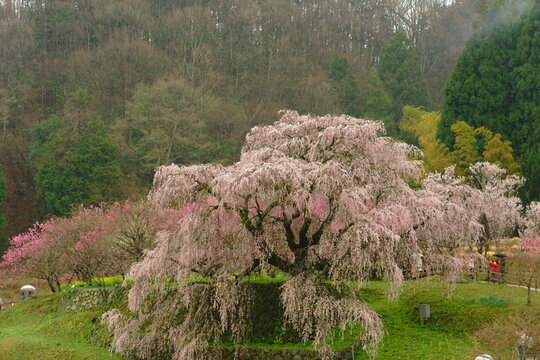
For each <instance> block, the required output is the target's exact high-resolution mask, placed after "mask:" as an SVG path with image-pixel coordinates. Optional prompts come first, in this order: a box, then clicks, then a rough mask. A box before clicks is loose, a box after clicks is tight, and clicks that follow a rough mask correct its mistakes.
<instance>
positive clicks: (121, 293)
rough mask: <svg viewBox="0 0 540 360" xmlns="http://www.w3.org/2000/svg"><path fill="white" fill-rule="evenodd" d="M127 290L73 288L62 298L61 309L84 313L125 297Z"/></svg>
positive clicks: (117, 287)
mask: <svg viewBox="0 0 540 360" xmlns="http://www.w3.org/2000/svg"><path fill="white" fill-rule="evenodd" d="M127 291H128V289H126V288H122V287H120V286H115V287H111V288H92V289H84V288H79V289H77V288H75V289H70V290H68V291H66V292H65V293H64V294H63V297H62V303H61V305H62V307H63V308H64V309H66V310H68V311H86V310H90V309H92V308H95V307H96V306H99V305H104V304H106V303H108V302H110V301H112V300H113V299H119V298H122V297H126V296H127Z"/></svg>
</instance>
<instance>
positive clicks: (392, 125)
mask: <svg viewBox="0 0 540 360" xmlns="http://www.w3.org/2000/svg"><path fill="white" fill-rule="evenodd" d="M367 86H368V91H367V97H366V102H365V105H364V116H366V117H368V118H372V119H376V120H382V121H383V122H384V125H385V127H386V131H387V132H388V134H389V135H391V136H394V135H397V124H396V122H395V116H394V113H393V105H392V99H391V98H390V96H389V95H388V93H387V92H386V90H385V88H384V85H383V83H382V81H381V78H380V77H379V72H378V71H377V69H376V68H371V72H370V73H369V78H368V85H367Z"/></svg>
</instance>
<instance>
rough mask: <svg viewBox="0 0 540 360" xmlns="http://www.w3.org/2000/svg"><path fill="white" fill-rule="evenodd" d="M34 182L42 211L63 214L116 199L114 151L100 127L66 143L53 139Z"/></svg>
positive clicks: (117, 184) (117, 172)
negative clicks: (43, 206) (41, 199)
mask: <svg viewBox="0 0 540 360" xmlns="http://www.w3.org/2000/svg"><path fill="white" fill-rule="evenodd" d="M46 149H47V157H46V159H45V161H44V162H43V163H42V164H41V165H40V167H39V171H38V173H37V176H36V180H37V182H38V184H39V185H40V187H41V189H42V190H43V193H44V196H45V203H46V211H47V212H48V213H51V214H55V215H66V214H67V213H68V212H69V211H70V209H71V207H73V206H74V205H78V204H84V205H91V204H99V203H100V202H107V201H111V200H116V199H118V198H119V196H120V169H119V167H118V164H117V159H116V149H115V147H114V145H113V144H112V142H111V141H110V140H109V139H108V138H107V135H106V133H105V130H104V129H103V128H101V129H100V128H99V127H97V128H96V132H95V133H94V134H89V136H88V138H86V139H84V140H80V141H78V142H77V143H76V144H69V143H68V142H67V141H64V140H62V139H54V140H52V142H51V143H48V144H47V147H46Z"/></svg>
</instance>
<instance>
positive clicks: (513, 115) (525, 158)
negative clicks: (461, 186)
mask: <svg viewBox="0 0 540 360" xmlns="http://www.w3.org/2000/svg"><path fill="white" fill-rule="evenodd" d="M538 34H540V6H539V5H535V6H534V8H532V9H531V10H530V11H527V12H526V15H525V16H524V17H523V18H522V19H521V20H520V21H518V22H517V23H512V24H510V25H499V26H498V27H495V28H493V29H489V30H486V31H483V32H481V33H479V34H477V35H476V36H475V37H474V38H473V39H471V40H470V41H469V43H468V44H467V47H466V48H465V50H464V52H463V54H462V55H461V57H460V59H459V61H458V63H457V65H456V68H455V69H454V72H453V73H452V75H451V77H450V79H449V80H448V83H447V87H446V90H445V103H444V106H443V116H442V119H441V123H440V127H439V131H438V135H439V137H440V138H441V139H442V140H443V141H444V142H445V143H446V144H447V145H448V146H450V147H452V146H454V142H455V137H454V134H453V132H452V130H451V127H452V124H454V123H455V122H457V121H461V120H462V121H465V122H467V123H468V124H470V125H472V126H473V127H481V126H485V127H487V128H489V129H490V130H491V131H493V132H495V133H499V134H501V135H502V138H504V139H507V140H509V141H510V142H511V143H512V144H513V145H514V148H515V151H516V155H517V158H518V160H519V161H520V162H521V164H522V167H521V168H522V170H523V175H524V176H525V178H527V183H526V184H525V186H524V187H523V195H526V197H527V199H526V200H533V199H537V198H538V197H539V196H540V177H539V176H538V175H537V173H536V172H535V171H537V169H539V168H540V157H539V156H538V155H539V153H538V144H539V143H540V126H539V125H540V92H539V91H538V89H539V88H540V52H539V51H538V49H539V48H540V36H539V35H538ZM502 138H501V141H502ZM494 141H495V142H497V140H494ZM494 144H495V143H494ZM494 144H492V145H494ZM499 145H500V144H499Z"/></svg>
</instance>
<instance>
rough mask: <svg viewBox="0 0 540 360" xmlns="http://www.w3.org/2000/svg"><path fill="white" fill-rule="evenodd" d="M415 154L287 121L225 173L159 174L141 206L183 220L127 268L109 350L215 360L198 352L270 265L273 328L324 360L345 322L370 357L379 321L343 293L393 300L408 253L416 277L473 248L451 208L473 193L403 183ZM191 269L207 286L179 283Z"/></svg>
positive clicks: (354, 128)
mask: <svg viewBox="0 0 540 360" xmlns="http://www.w3.org/2000/svg"><path fill="white" fill-rule="evenodd" d="M416 153H417V149H416V148H414V147H412V146H409V145H407V144H404V143H401V142H397V141H394V140H393V139H391V138H389V137H386V136H385V132H384V127H383V125H382V123H381V122H374V121H368V120H362V119H355V118H352V117H349V116H330V115H328V116H322V117H312V116H308V115H304V116H300V115H298V114H297V113H296V112H293V111H285V112H283V113H282V118H281V120H280V121H278V122H276V123H275V124H274V125H272V126H265V127H255V128H253V129H252V130H251V132H250V133H249V134H248V135H247V137H246V144H245V146H244V147H243V149H242V155H241V159H240V161H239V162H237V163H235V164H233V165H231V166H228V167H223V166H220V165H196V166H189V167H179V166H176V165H171V166H164V167H160V168H158V170H157V172H156V175H155V179H154V187H153V190H152V191H151V193H150V194H149V202H150V203H151V205H152V206H154V207H155V208H156V209H167V208H175V209H185V210H184V211H185V216H184V217H183V219H182V221H180V222H179V223H178V224H177V225H176V226H174V227H171V228H169V229H168V230H166V231H162V232H159V233H158V235H157V237H156V240H155V241H156V246H155V248H154V249H153V250H151V251H149V252H147V254H146V256H145V257H144V258H143V260H142V261H141V262H139V263H137V264H135V265H134V266H133V267H132V269H131V274H132V276H133V277H134V279H135V283H134V286H133V288H132V290H131V291H130V294H129V308H130V310H131V311H132V312H133V313H134V314H135V316H126V315H123V314H122V313H120V312H119V311H117V310H113V311H111V312H108V313H106V314H105V315H104V319H105V321H106V322H107V323H108V324H109V326H110V329H111V331H113V334H114V340H113V344H112V346H113V349H115V350H116V351H118V352H121V353H125V354H130V353H136V354H137V356H138V357H140V358H143V359H151V358H153V357H156V356H158V355H157V354H159V353H160V351H161V352H162V353H166V354H167V356H171V357H172V358H173V359H178V360H196V359H212V358H215V359H219V358H221V355H222V354H221V353H220V347H219V346H211V347H210V346H208V344H209V343H213V344H219V342H220V336H222V335H223V334H224V333H230V334H232V338H233V340H234V341H235V342H241V341H242V339H243V337H244V336H245V334H246V333H248V332H249V324H250V321H249V319H250V316H251V315H250V311H251V305H252V299H253V294H251V293H250V290H249V287H247V286H246V282H245V281H244V280H246V279H247V278H248V276H249V275H250V274H252V273H253V272H256V271H258V270H260V269H261V268H263V267H265V266H272V267H275V268H277V269H280V270H281V271H283V272H286V273H287V274H289V275H290V279H289V280H287V281H286V282H285V283H284V284H283V285H282V287H281V303H282V306H283V308H284V317H285V321H286V322H287V323H288V324H289V325H290V326H291V327H292V328H294V329H295V330H296V331H297V332H298V333H299V334H300V336H301V337H302V339H303V340H304V341H308V340H310V341H312V342H313V344H314V346H315V348H317V349H318V350H319V351H320V354H321V356H322V357H323V358H325V359H329V358H331V357H332V356H333V353H332V351H331V349H330V344H331V341H332V338H333V335H334V331H335V329H336V328H338V329H340V330H341V331H342V333H344V332H345V331H346V330H347V329H350V328H351V326H354V325H355V324H361V325H362V327H363V329H364V331H363V332H362V334H361V335H360V336H359V338H358V339H357V340H358V342H359V343H360V344H361V345H362V346H363V348H364V349H365V350H366V351H367V352H368V353H370V354H371V355H373V354H375V352H376V345H377V343H378V342H379V341H380V340H381V339H382V337H383V327H382V322H381V320H380V317H379V316H378V314H377V313H376V312H374V311H373V310H372V309H371V308H370V307H369V306H368V305H367V304H366V303H364V302H363V301H362V300H361V299H360V298H358V297H357V296H350V294H354V293H356V292H355V288H356V286H357V284H360V283H362V282H365V281H368V280H369V279H370V278H372V277H373V276H377V277H380V278H382V277H384V278H387V279H388V280H389V281H390V283H391V287H392V289H393V290H394V291H392V292H391V293H392V294H394V295H395V294H397V290H398V289H399V287H400V285H401V283H402V280H403V268H404V267H407V266H410V264H412V263H413V262H414V255H415V254H418V253H421V254H422V255H423V258H424V263H425V268H426V271H428V272H433V273H434V272H441V271H451V272H455V271H459V269H461V268H462V263H463V261H462V260H461V259H459V258H458V257H456V256H455V255H453V254H452V252H451V251H449V249H455V248H457V247H466V246H471V244H474V242H475V241H476V239H477V238H478V236H479V233H480V230H479V229H480V224H478V223H477V222H475V219H474V217H470V216H469V215H470V209H469V208H468V207H467V206H468V203H467V202H466V201H464V199H463V197H465V196H468V195H470V194H476V193H477V192H474V191H472V190H471V189H470V188H468V187H467V186H466V185H465V184H462V183H461V182H460V180H459V181H458V180H451V179H446V178H444V177H441V176H439V177H438V178H437V177H430V178H428V180H426V182H425V183H426V186H425V188H423V189H421V190H415V189H414V188H413V187H411V184H413V183H415V182H417V181H418V179H419V176H420V174H421V171H422V166H421V163H419V162H418V161H415V160H411V159H412V158H413V157H414V156H415V155H416ZM447 182H450V184H448V183H447ZM449 188H451V189H452V190H448V189H449ZM449 191H455V193H454V194H449V193H448V192H449ZM455 221H459V222H460V223H455V224H454V223H453V222H455ZM445 222H452V225H451V226H446V224H445ZM193 273H197V274H200V275H202V276H204V277H205V278H206V279H211V280H210V281H204V282H202V283H201V282H200V281H199V282H196V281H191V280H189V279H191V278H192V277H191V276H192V274H193ZM171 284H174V286H173V287H172V288H171ZM173 294H176V295H173ZM178 309H184V310H185V311H186V315H185V317H183V320H182V321H179V320H178ZM142 329H144V331H141V330H142ZM164 329H165V330H164Z"/></svg>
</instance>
